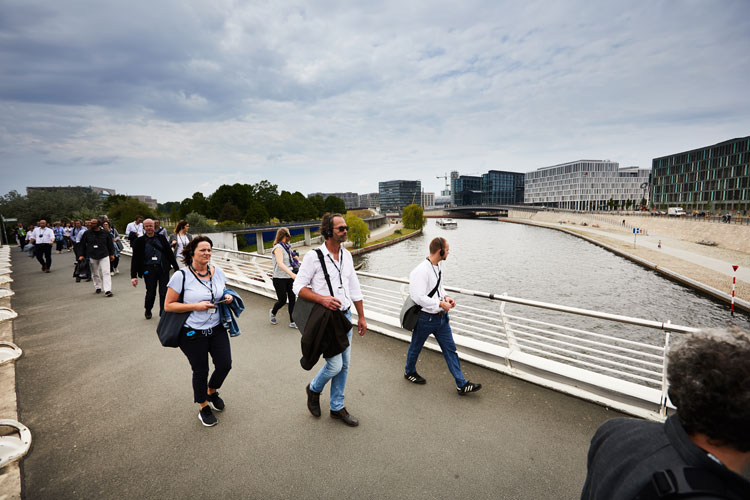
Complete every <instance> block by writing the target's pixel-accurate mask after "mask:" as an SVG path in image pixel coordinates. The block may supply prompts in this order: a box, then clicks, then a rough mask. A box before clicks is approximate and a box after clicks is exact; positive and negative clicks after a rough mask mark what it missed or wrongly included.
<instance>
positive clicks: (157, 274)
mask: <svg viewBox="0 0 750 500" xmlns="http://www.w3.org/2000/svg"><path fill="white" fill-rule="evenodd" d="M143 281H144V282H145V283H146V302H145V304H144V306H145V307H146V310H147V311H150V310H151V309H152V308H153V307H154V302H155V301H156V287H157V286H158V287H159V315H161V313H162V311H164V298H165V297H166V296H167V284H168V283H169V270H168V269H166V270H165V269H164V268H163V267H161V265H158V264H157V265H155V266H146V270H145V271H143Z"/></svg>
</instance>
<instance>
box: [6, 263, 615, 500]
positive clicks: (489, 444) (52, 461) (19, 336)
mask: <svg viewBox="0 0 750 500" xmlns="http://www.w3.org/2000/svg"><path fill="white" fill-rule="evenodd" d="M12 264H13V279H14V283H13V289H14V290H15V292H16V295H15V296H14V297H13V298H12V307H13V309H15V310H16V311H17V312H18V315H19V317H18V318H17V319H16V320H15V324H14V337H15V342H16V343H17V344H18V345H19V346H20V347H21V348H22V349H23V350H24V354H23V356H22V357H21V358H20V359H18V360H17V361H16V362H15V368H16V380H17V384H16V388H17V396H18V406H19V420H20V421H21V422H23V423H24V424H25V425H27V426H28V427H29V428H30V429H31V432H32V434H33V444H32V448H31V450H30V452H29V454H28V455H27V456H26V457H25V458H24V459H23V460H22V481H23V482H22V484H23V496H24V498H26V499H29V500H37V499H55V500H62V499H82V498H86V499H88V498H96V499H131V498H138V499H144V498H146V499H192V498H207V497H219V498H229V499H234V498H242V499H245V498H248V499H255V498H258V499H295V498H305V499H315V498H339V499H354V498H356V499H383V498H389V499H402V498H404V499H406V498H408V499H435V498H471V499H485V498H493V499H535V500H537V499H548V498H549V499H575V498H578V497H579V495H580V488H581V485H582V484H583V480H584V477H585V473H586V453H587V450H588V444H589V440H590V438H591V436H592V435H593V433H594V431H595V430H596V428H597V427H598V426H599V425H600V424H601V423H602V422H604V421H605V420H607V419H609V418H613V417H617V416H621V415H620V414H619V413H617V412H613V411H609V410H607V409H606V408H603V407H600V406H597V405H595V404H592V403H588V402H585V401H582V400H578V399H575V398H572V397H569V396H565V395H563V394H561V393H557V392H554V391H551V390H548V389H544V388H541V387H538V386H535V385H533V384H529V383H526V382H522V381H519V380H517V379H514V378H511V377H507V376H504V375H501V374H499V373H496V372H492V371H489V370H486V369H483V368H480V367H477V366H474V365H471V364H467V363H464V364H463V366H464V370H465V373H466V375H467V377H468V378H470V379H471V380H472V381H476V382H481V383H482V384H483V388H482V390H481V391H480V392H478V393H476V394H472V395H469V396H466V397H460V396H458V395H457V394H456V391H455V387H454V385H453V383H452V379H451V377H450V374H449V373H448V370H447V368H446V366H445V362H444V361H443V358H442V356H441V355H440V354H439V353H435V352H432V351H429V350H425V351H424V352H423V353H422V355H421V358H420V361H419V363H420V364H419V372H420V373H421V374H422V375H423V376H425V378H427V381H428V382H427V384H426V385H424V386H417V385H413V384H410V383H408V382H407V381H405V380H404V378H403V365H404V360H405V355H406V349H407V345H406V344H405V343H403V342H401V341H398V340H395V339H392V338H388V337H384V336H381V335H379V334H377V333H375V332H369V333H368V334H367V335H366V336H365V337H361V338H360V337H358V336H356V335H355V339H354V340H353V348H352V364H351V369H350V372H349V379H348V382H347V399H346V406H347V408H348V409H349V410H350V411H351V413H352V414H353V415H355V416H357V417H358V418H360V426H359V427H357V428H349V427H346V426H344V425H343V424H342V423H341V422H339V421H335V420H332V419H331V418H329V417H328V415H327V413H324V414H323V417H322V418H320V419H315V418H314V417H312V416H311V415H310V414H309V413H308V411H307V408H306V406H305V391H304V387H305V385H306V384H307V383H308V382H309V380H310V379H311V378H312V376H313V374H314V373H313V372H306V371H304V370H303V369H302V368H301V367H300V365H299V358H300V344H299V332H298V331H297V330H294V329H290V328H288V327H287V326H286V325H285V324H283V323H281V324H279V325H277V326H272V325H270V324H269V322H268V309H269V308H270V307H271V305H272V301H271V300H270V299H267V298H265V297H260V296H257V295H253V294H251V293H249V292H244V291H241V292H240V293H241V295H242V297H243V300H244V301H245V306H246V310H245V312H244V313H243V314H242V316H241V318H240V320H239V325H240V328H241V330H242V335H241V336H239V337H236V338H233V339H232V340H231V344H232V357H233V369H232V371H231V372H230V374H229V377H228V378H227V381H226V383H225V384H224V386H223V387H222V388H221V394H222V397H223V398H224V399H225V401H226V403H227V408H226V410H225V411H224V412H223V413H219V414H217V416H218V418H219V424H218V425H217V426H216V427H212V428H205V427H203V426H202V425H201V424H200V422H199V421H198V418H197V405H195V404H194V403H193V402H192V391H191V386H190V377H191V372H190V368H189V366H188V363H187V360H186V359H185V357H184V356H183V355H182V353H181V352H180V351H179V350H177V349H168V348H163V347H161V345H160V344H159V342H158V340H157V338H156V334H155V328H156V318H154V319H152V320H150V321H149V320H146V319H144V317H143V306H142V304H143V297H144V292H145V290H144V288H143V283H142V282H140V283H139V285H138V288H136V289H134V288H132V287H131V286H130V284H129V274H128V272H127V270H128V268H129V266H130V259H129V258H127V257H124V258H122V260H121V263H120V267H121V270H122V273H121V274H119V275H116V276H114V277H113V291H114V294H115V295H114V297H112V298H105V297H103V296H102V295H95V294H94V289H93V286H92V285H91V283H85V282H82V283H75V282H74V280H73V279H72V278H71V273H72V256H71V254H67V255H66V254H63V255H57V254H55V255H53V264H52V272H51V273H50V274H45V273H42V272H40V270H39V265H38V263H37V262H36V260H32V259H29V258H28V257H27V256H26V254H24V253H22V252H20V251H18V250H17V249H13V258H12ZM366 311H367V304H366V303H365V312H366ZM279 314H280V315H281V316H280V317H282V318H283V317H284V314H286V310H285V309H282V311H281V312H280V313H279ZM320 365H321V364H320V363H319V365H318V367H319V366H320ZM318 367H316V368H315V369H314V370H317V368H318ZM327 400H328V390H327V389H326V391H325V392H324V393H323V396H322V397H321V402H323V403H324V405H325V404H326V403H327ZM324 407H325V406H324ZM16 495H17V493H16V492H0V498H16Z"/></svg>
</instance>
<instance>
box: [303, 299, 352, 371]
mask: <svg viewBox="0 0 750 500" xmlns="http://www.w3.org/2000/svg"><path fill="white" fill-rule="evenodd" d="M351 329H352V324H351V323H350V322H349V320H348V319H346V316H344V313H343V312H341V311H332V310H330V309H328V308H327V307H324V306H322V305H320V304H317V303H316V304H315V305H314V306H313V309H312V312H310V318H309V319H308V320H307V324H306V325H305V331H304V332H302V341H301V342H302V358H301V359H300V360H299V362H300V364H301V365H302V368H304V369H305V370H312V368H313V366H315V364H316V363H317V362H318V360H319V359H320V355H321V354H322V355H323V357H324V358H331V357H333V356H335V355H337V354H341V353H342V352H344V351H345V350H346V348H347V347H349V338H348V337H347V334H348V333H349V330H351Z"/></svg>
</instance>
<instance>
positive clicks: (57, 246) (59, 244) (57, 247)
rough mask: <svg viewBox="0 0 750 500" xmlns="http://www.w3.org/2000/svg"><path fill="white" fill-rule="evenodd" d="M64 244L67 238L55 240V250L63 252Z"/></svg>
mask: <svg viewBox="0 0 750 500" xmlns="http://www.w3.org/2000/svg"><path fill="white" fill-rule="evenodd" d="M63 245H65V240H64V239H62V240H60V241H57V240H55V250H57V251H58V252H62V249H63Z"/></svg>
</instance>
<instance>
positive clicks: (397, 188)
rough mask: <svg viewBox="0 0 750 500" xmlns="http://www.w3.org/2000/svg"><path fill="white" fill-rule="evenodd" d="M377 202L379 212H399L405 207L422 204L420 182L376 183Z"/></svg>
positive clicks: (396, 181)
mask: <svg viewBox="0 0 750 500" xmlns="http://www.w3.org/2000/svg"><path fill="white" fill-rule="evenodd" d="M378 201H379V202H380V211H381V212H382V213H387V212H401V209H403V208H404V207H405V206H407V205H411V204H412V203H415V204H417V205H421V203H422V182H421V181H405V180H395V181H383V182H379V183H378Z"/></svg>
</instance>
